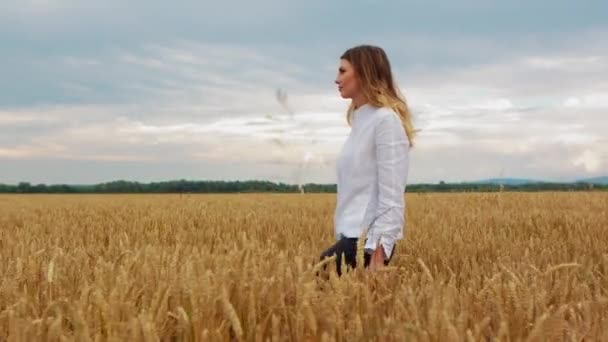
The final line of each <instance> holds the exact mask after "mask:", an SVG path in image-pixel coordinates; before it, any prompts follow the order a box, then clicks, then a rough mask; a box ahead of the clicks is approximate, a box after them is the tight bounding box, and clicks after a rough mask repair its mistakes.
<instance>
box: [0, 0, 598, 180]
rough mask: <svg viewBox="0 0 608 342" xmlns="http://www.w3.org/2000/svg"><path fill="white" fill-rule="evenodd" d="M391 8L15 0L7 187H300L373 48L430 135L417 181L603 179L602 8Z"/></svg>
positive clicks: (3, 35) (331, 141)
mask: <svg viewBox="0 0 608 342" xmlns="http://www.w3.org/2000/svg"><path fill="white" fill-rule="evenodd" d="M252 6H254V7H255V10H256V11H254V8H252ZM382 6H383V7H379V5H378V4H375V3H372V2H368V1H357V2H354V3H349V5H348V6H346V5H344V4H343V3H339V2H336V3H334V2H332V3H326V2H320V1H312V2H308V3H306V4H304V3H302V4H298V5H294V4H288V3H284V2H279V1H274V0H267V1H261V2H256V3H255V4H253V3H252V4H246V3H242V4H239V5H236V4H234V3H211V2H194V1H187V2H183V3H180V5H179V6H176V5H170V6H169V5H167V4H161V3H155V2H152V3H150V2H146V3H144V2H140V1H137V2H129V3H128V4H127V3H122V2H120V3H119V2H116V1H108V2H104V3H99V4H86V5H85V4H83V3H81V2H76V1H70V0H63V1H54V2H48V1H44V2H41V1H25V2H19V3H18V2H4V3H2V4H1V5H0V39H1V40H2V41H3V45H2V47H0V52H1V53H0V73H1V74H2V75H3V82H0V161H1V162H2V164H3V167H2V172H1V173H0V182H17V181H19V180H23V177H25V178H26V179H39V180H40V181H45V179H47V180H48V181H54V182H72V181H76V182H83V181H87V182H94V181H99V180H107V179H108V177H111V178H128V177H134V178H138V177H139V179H142V180H145V179H152V178H155V177H161V178H165V179H167V178H176V177H181V176H182V175H183V176H184V177H186V176H187V177H194V178H213V177H216V176H217V177H222V175H225V176H226V177H228V176H231V175H233V176H234V177H236V178H255V177H258V178H269V179H275V180H287V181H293V179H294V177H298V171H297V170H298V169H299V168H300V167H301V166H302V165H304V164H305V165H307V167H308V169H307V171H306V174H304V175H303V177H304V178H305V179H304V180H305V181H308V180H311V181H312V180H313V179H314V180H315V181H327V182H331V181H334V170H333V168H332V167H333V158H335V154H336V153H337V151H338V149H339V147H340V144H341V143H342V141H343V140H344V139H345V137H346V135H347V133H348V127H347V126H346V122H345V118H344V111H345V109H346V102H345V101H343V100H342V99H340V98H339V97H338V96H337V94H336V92H335V88H334V86H333V83H332V82H333V79H334V74H335V68H336V65H337V62H338V56H339V55H340V53H341V52H342V51H343V49H345V48H347V47H349V46H351V45H353V44H358V43H361V42H372V43H378V44H381V45H382V46H384V47H385V49H386V50H387V52H388V53H389V55H390V56H391V60H392V62H393V66H394V67H395V71H396V76H397V79H398V80H399V82H400V84H401V85H402V86H403V89H404V92H405V94H406V95H407V97H408V101H409V102H410V104H411V106H412V108H413V111H414V116H415V122H416V125H417V127H418V128H420V129H422V131H421V134H420V137H419V141H418V146H417V147H416V149H415V150H413V151H412V161H413V163H412V172H411V179H410V180H411V181H412V182H418V181H437V180H439V179H444V180H467V179H476V178H484V177H494V176H496V172H500V171H496V170H503V169H506V170H507V174H505V175H506V176H518V177H538V178H545V177H551V178H560V179H566V178H576V177H579V176H587V175H599V174H602V173H605V170H607V167H606V165H608V152H607V151H606V149H605V148H604V147H603V146H608V144H606V141H605V138H603V136H604V133H603V132H605V131H606V129H608V127H606V126H607V125H606V123H605V122H606V120H604V119H603V117H602V113H605V110H606V108H607V107H608V83H606V79H608V59H606V58H605V57H604V56H606V55H608V45H606V43H604V40H603V39H600V38H601V37H604V36H605V35H606V32H607V31H608V27H607V26H608V24H607V23H606V22H605V18H604V17H603V16H602V15H600V14H601V13H605V12H606V11H605V9H606V8H605V7H606V5H605V4H603V3H600V2H587V3H585V4H573V3H571V2H566V1H557V2H551V3H550V4H549V3H547V2H540V3H538V2H537V3H533V4H530V3H527V2H526V3H524V2H513V3H500V4H498V3H496V4H491V5H490V4H488V3H487V2H482V1H464V2H459V3H458V5H456V4H452V5H450V4H445V3H443V4H442V6H434V5H433V4H429V3H428V2H420V1H411V2H409V3H408V4H406V5H404V4H403V3H401V2H396V1H389V2H385V3H384V4H383V5H382ZM602 11H603V12H602ZM329 14H332V15H334V16H333V17H332V18H331V19H330V17H329ZM336 18H337V19H336ZM539 18H542V21H541V20H539ZM352 23H364V24H363V25H353V24H352ZM279 87H280V88H283V89H286V90H287V93H288V100H289V105H290V107H291V108H293V110H294V111H295V113H296V114H295V117H294V118H291V117H290V116H289V115H288V114H287V113H286V110H285V109H284V108H282V107H281V105H280V104H279V103H278V102H277V100H276V98H275V91H276V89H277V88H279ZM33 165H36V166H40V165H49V168H48V169H50V170H56V171H57V170H60V169H61V167H62V165H64V166H65V168H68V167H74V168H76V170H80V172H82V173H83V174H86V175H87V176H86V177H85V176H79V175H78V171H73V172H72V171H70V172H54V173H53V175H47V176H45V175H37V174H36V173H35V172H34V171H33V170H29V169H28V170H27V172H26V170H25V168H26V167H32V166H33ZM51 165H52V166H51ZM101 165H103V166H101ZM168 165H171V167H169V166H168ZM234 165H238V167H234ZM447 165H449V167H448V166H447ZM233 167H234V168H233ZM224 168H231V171H230V172H222V170H224ZM38 169H44V168H40V167H39V168H38ZM153 169H154V170H162V171H153ZM93 170H95V171H93ZM170 170H173V172H171V171H170ZM121 174H124V175H125V176H124V177H121V176H120V175H121ZM45 177H47V178H45Z"/></svg>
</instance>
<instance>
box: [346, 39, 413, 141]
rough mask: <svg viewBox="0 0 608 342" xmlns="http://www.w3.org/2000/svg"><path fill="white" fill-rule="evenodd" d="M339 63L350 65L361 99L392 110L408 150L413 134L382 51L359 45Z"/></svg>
mask: <svg viewBox="0 0 608 342" xmlns="http://www.w3.org/2000/svg"><path fill="white" fill-rule="evenodd" d="M340 58H341V59H345V60H347V61H349V62H350V63H351V64H352V65H353V67H354V69H355V74H356V75H357V78H358V79H359V82H360V84H361V89H362V91H363V95H364V96H365V98H366V99H367V101H368V103H369V104H370V105H372V106H374V107H386V108H390V109H392V110H393V111H394V112H395V113H397V115H398V116H399V118H400V119H401V122H402V124H403V128H404V129H405V133H406V135H407V138H408V140H409V143H410V146H413V145H414V136H415V130H414V125H413V124H412V117H411V113H410V110H409V108H408V106H407V102H406V100H405V97H404V96H403V95H402V94H401V92H400V91H399V87H397V86H396V84H395V82H394V81H393V73H392V71H391V64H390V62H389V60H388V57H387V55H386V53H385V52H384V50H383V49H382V48H380V47H377V46H372V45H359V46H355V47H353V48H350V49H348V50H346V51H345V52H344V53H343V54H342V56H341V57H340ZM355 109H356V107H355V104H354V103H353V102H351V104H350V107H349V108H348V112H347V116H346V120H347V122H348V124H349V125H350V124H351V119H352V115H353V112H354V111H355Z"/></svg>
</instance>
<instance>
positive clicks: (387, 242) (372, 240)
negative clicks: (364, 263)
mask: <svg viewBox="0 0 608 342" xmlns="http://www.w3.org/2000/svg"><path fill="white" fill-rule="evenodd" d="M378 242H380V244H381V246H382V248H384V260H388V259H390V257H391V254H392V253H393V247H394V246H395V241H393V240H392V239H390V238H387V237H385V236H380V235H375V234H372V235H370V236H368V237H367V241H366V242H365V250H366V251H367V252H369V253H372V252H373V251H375V250H376V246H378Z"/></svg>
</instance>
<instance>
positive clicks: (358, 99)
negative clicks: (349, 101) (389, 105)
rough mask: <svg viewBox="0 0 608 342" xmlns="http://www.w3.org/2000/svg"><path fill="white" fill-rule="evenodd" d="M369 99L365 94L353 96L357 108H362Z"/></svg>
mask: <svg viewBox="0 0 608 342" xmlns="http://www.w3.org/2000/svg"><path fill="white" fill-rule="evenodd" d="M367 102H368V101H367V99H366V98H365V96H364V95H363V94H361V95H358V96H355V97H353V104H354V105H355V108H361V106H363V105H365V104H367Z"/></svg>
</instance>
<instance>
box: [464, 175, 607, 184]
mask: <svg viewBox="0 0 608 342" xmlns="http://www.w3.org/2000/svg"><path fill="white" fill-rule="evenodd" d="M469 183H473V184H503V185H526V184H543V183H561V184H574V183H588V184H601V185H608V176H604V177H594V178H584V179H578V180H575V181H571V182H567V181H550V180H537V179H526V178H490V179H482V180H478V181H474V182H465V184H469Z"/></svg>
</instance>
